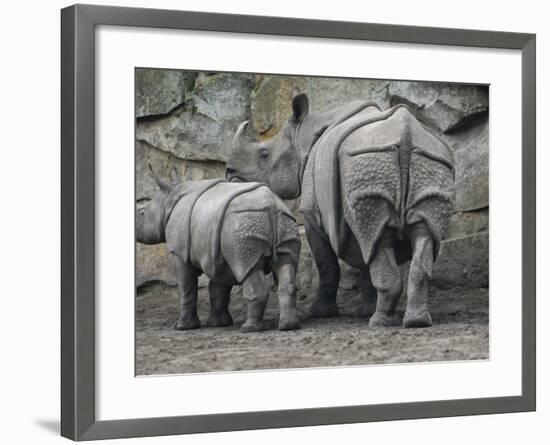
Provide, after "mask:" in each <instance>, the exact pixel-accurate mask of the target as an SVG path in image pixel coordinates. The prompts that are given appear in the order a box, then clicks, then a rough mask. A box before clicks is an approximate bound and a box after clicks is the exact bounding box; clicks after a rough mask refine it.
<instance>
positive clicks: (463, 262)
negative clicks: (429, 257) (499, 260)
mask: <svg viewBox="0 0 550 445" xmlns="http://www.w3.org/2000/svg"><path fill="white" fill-rule="evenodd" d="M432 283H433V284H434V285H435V286H436V287H439V288H443V289H449V288H455V287H463V288H474V287H488V286H489V232H480V233H477V234H474V235H466V236H464V237H462V238H453V239H449V240H447V241H444V242H443V243H441V251H440V253H439V257H438V258H437V261H436V262H435V264H434V270H433V274H432Z"/></svg>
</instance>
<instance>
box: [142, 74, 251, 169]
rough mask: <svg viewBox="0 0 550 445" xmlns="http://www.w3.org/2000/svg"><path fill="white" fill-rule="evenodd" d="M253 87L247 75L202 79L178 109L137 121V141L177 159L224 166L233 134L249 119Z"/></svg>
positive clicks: (228, 75)
mask: <svg viewBox="0 0 550 445" xmlns="http://www.w3.org/2000/svg"><path fill="white" fill-rule="evenodd" d="M253 87H254V77H253V76H252V75H248V74H215V75H211V76H201V77H200V78H199V79H197V81H196V84H195V88H194V89H193V90H192V91H190V92H189V93H188V94H187V95H186V98H185V103H184V104H183V105H182V106H181V107H178V108H176V109H175V110H173V111H172V112H171V113H169V114H168V115H166V116H161V117H158V118H155V119H142V120H138V123H137V127H136V138H137V140H139V141H143V142H147V143H148V144H149V145H151V146H153V147H155V148H157V149H159V150H162V151H165V152H166V153H170V154H172V155H174V156H176V157H177V158H179V159H187V160H193V161H221V162H225V161H226V160H227V150H228V148H229V147H230V145H231V141H232V140H233V136H234V134H235V130H236V129H237V127H238V125H239V124H240V123H241V122H242V121H244V120H246V119H248V118H249V115H250V106H249V96H250V93H251V91H252V89H253Z"/></svg>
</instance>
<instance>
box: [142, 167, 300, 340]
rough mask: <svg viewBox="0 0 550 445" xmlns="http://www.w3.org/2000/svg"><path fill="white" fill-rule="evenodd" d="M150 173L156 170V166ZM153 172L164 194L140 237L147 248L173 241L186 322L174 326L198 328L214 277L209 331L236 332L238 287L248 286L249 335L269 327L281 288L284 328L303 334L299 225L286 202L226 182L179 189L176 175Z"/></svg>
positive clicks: (258, 187) (145, 210) (149, 209)
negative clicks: (200, 296)
mask: <svg viewBox="0 0 550 445" xmlns="http://www.w3.org/2000/svg"><path fill="white" fill-rule="evenodd" d="M149 168H150V166H149ZM150 171H151V174H152V176H153V178H154V179H155V181H156V183H157V184H158V186H159V191H158V192H157V193H156V194H155V195H154V197H153V198H152V199H151V200H150V201H149V202H148V203H147V204H146V205H144V206H142V207H140V208H138V209H137V211H136V238H137V241H138V242H141V243H145V244H157V243H162V242H166V246H167V248H168V250H169V252H170V253H171V257H172V258H173V260H174V264H175V269H176V278H177V281H178V293H179V297H180V316H179V319H178V320H177V322H176V326H175V328H176V329H178V330H185V329H194V328H198V327H200V325H201V323H200V320H199V318H198V316H197V290H198V289H197V281H198V277H199V276H200V274H201V273H205V274H206V276H208V278H209V279H210V284H209V287H208V290H209V296H210V316H209V317H208V320H207V322H206V324H207V325H208V326H229V325H231V324H232V323H233V319H232V318H231V315H230V314H229V311H228V305H229V296H230V292H231V288H232V287H233V286H234V285H238V284H242V285H243V295H244V298H245V299H246V300H247V305H248V316H247V320H246V322H245V323H244V324H243V325H242V326H241V330H242V331H243V332H255V331H261V330H262V329H263V315H264V310H265V306H266V303H267V299H268V297H269V287H268V282H267V281H266V277H265V275H266V273H267V272H273V275H274V279H275V281H276V283H278V297H279V308H280V316H279V329H280V330H292V329H298V328H299V323H298V317H297V312H296V269H297V266H298V259H299V254H300V237H299V234H298V227H297V225H296V222H295V220H294V218H293V217H292V215H291V214H290V212H289V210H288V209H287V208H286V206H285V205H284V203H283V202H282V201H281V200H280V199H279V198H278V197H277V196H276V195H275V194H273V192H271V190H269V188H268V187H266V186H265V185H264V184H259V183H247V184H232V183H229V182H227V181H225V180H223V179H214V180H203V181H186V182H184V183H180V182H179V181H178V179H177V175H176V173H175V170H172V172H171V180H170V181H167V180H165V179H163V178H160V177H158V176H156V175H155V173H154V172H153V171H152V169H151V168H150Z"/></svg>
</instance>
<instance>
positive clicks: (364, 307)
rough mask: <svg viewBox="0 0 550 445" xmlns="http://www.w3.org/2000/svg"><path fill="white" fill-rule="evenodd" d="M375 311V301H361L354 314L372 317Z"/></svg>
mask: <svg viewBox="0 0 550 445" xmlns="http://www.w3.org/2000/svg"><path fill="white" fill-rule="evenodd" d="M375 311H376V301H374V302H372V303H371V302H368V303H364V302H361V303H360V305H359V308H358V309H357V312H356V314H357V316H358V317H359V318H369V317H372V315H373V314H374V312H375Z"/></svg>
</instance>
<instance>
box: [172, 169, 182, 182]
mask: <svg viewBox="0 0 550 445" xmlns="http://www.w3.org/2000/svg"><path fill="white" fill-rule="evenodd" d="M170 181H171V182H172V185H178V184H179V183H180V178H179V176H178V171H177V170H176V167H172V168H171V169H170Z"/></svg>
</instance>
